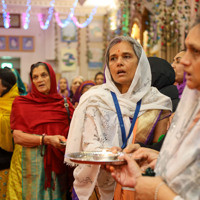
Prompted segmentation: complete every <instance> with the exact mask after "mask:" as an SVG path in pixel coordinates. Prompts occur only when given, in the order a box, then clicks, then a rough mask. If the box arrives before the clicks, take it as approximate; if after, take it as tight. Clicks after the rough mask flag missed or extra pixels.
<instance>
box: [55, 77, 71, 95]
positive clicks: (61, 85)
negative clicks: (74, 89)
mask: <svg viewBox="0 0 200 200" xmlns="http://www.w3.org/2000/svg"><path fill="white" fill-rule="evenodd" d="M58 93H59V94H60V95H61V96H62V97H63V98H64V97H66V98H67V97H69V96H70V91H69V85H68V81H67V79H66V78H60V80H59V81H58Z"/></svg>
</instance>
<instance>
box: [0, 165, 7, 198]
mask: <svg viewBox="0 0 200 200" xmlns="http://www.w3.org/2000/svg"><path fill="white" fill-rule="evenodd" d="M8 173H9V169H4V170H1V171H0V199H1V200H5V199H6V189H7V182H8Z"/></svg>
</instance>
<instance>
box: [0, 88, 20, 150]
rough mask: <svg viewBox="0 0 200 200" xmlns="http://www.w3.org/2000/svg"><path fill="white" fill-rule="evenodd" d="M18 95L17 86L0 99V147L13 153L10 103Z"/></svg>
mask: <svg viewBox="0 0 200 200" xmlns="http://www.w3.org/2000/svg"><path fill="white" fill-rule="evenodd" d="M18 95H19V91H18V87H17V84H15V85H14V86H13V87H12V88H11V89H10V91H9V92H8V93H6V94H5V95H4V96H3V97H0V147H1V148H2V149H4V150H5V151H9V152H12V151H13V142H12V134H11V130H10V113H11V108H12V103H13V101H14V99H15V97H16V96H18Z"/></svg>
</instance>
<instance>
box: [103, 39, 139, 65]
mask: <svg viewBox="0 0 200 200" xmlns="http://www.w3.org/2000/svg"><path fill="white" fill-rule="evenodd" d="M122 41H126V42H129V43H130V45H131V46H132V48H133V51H134V52H135V54H136V56H137V57H138V60H139V59H140V56H141V54H142V46H141V45H140V44H139V43H138V42H137V41H136V40H135V39H133V38H132V37H129V36H118V37H115V38H114V39H112V40H111V42H110V43H109V45H108V47H107V50H106V55H105V57H106V65H107V66H108V67H109V54H110V49H111V48H112V47H113V46H114V45H116V44H117V43H119V42H122Z"/></svg>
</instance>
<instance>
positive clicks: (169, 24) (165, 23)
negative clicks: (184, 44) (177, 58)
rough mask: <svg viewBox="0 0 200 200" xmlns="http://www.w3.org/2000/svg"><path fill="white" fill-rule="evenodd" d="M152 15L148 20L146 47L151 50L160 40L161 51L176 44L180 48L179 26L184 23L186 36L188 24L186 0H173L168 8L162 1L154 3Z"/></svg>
mask: <svg viewBox="0 0 200 200" xmlns="http://www.w3.org/2000/svg"><path fill="white" fill-rule="evenodd" d="M153 13H154V14H153V15H152V16H151V20H150V23H151V24H150V32H149V38H148V46H149V47H151V48H152V47H153V46H154V45H156V44H158V41H159V40H160V39H161V47H162V50H163V51H166V50H167V47H169V46H174V45H176V44H178V46H179V48H180V46H181V41H180V38H181V34H180V30H181V24H182V23H183V21H184V25H185V34H186V33H187V31H188V27H189V26H188V25H189V22H190V6H189V3H188V2H187V0H174V1H172V2H171V4H170V6H166V2H165V1H163V0H157V1H154V6H153Z"/></svg>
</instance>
